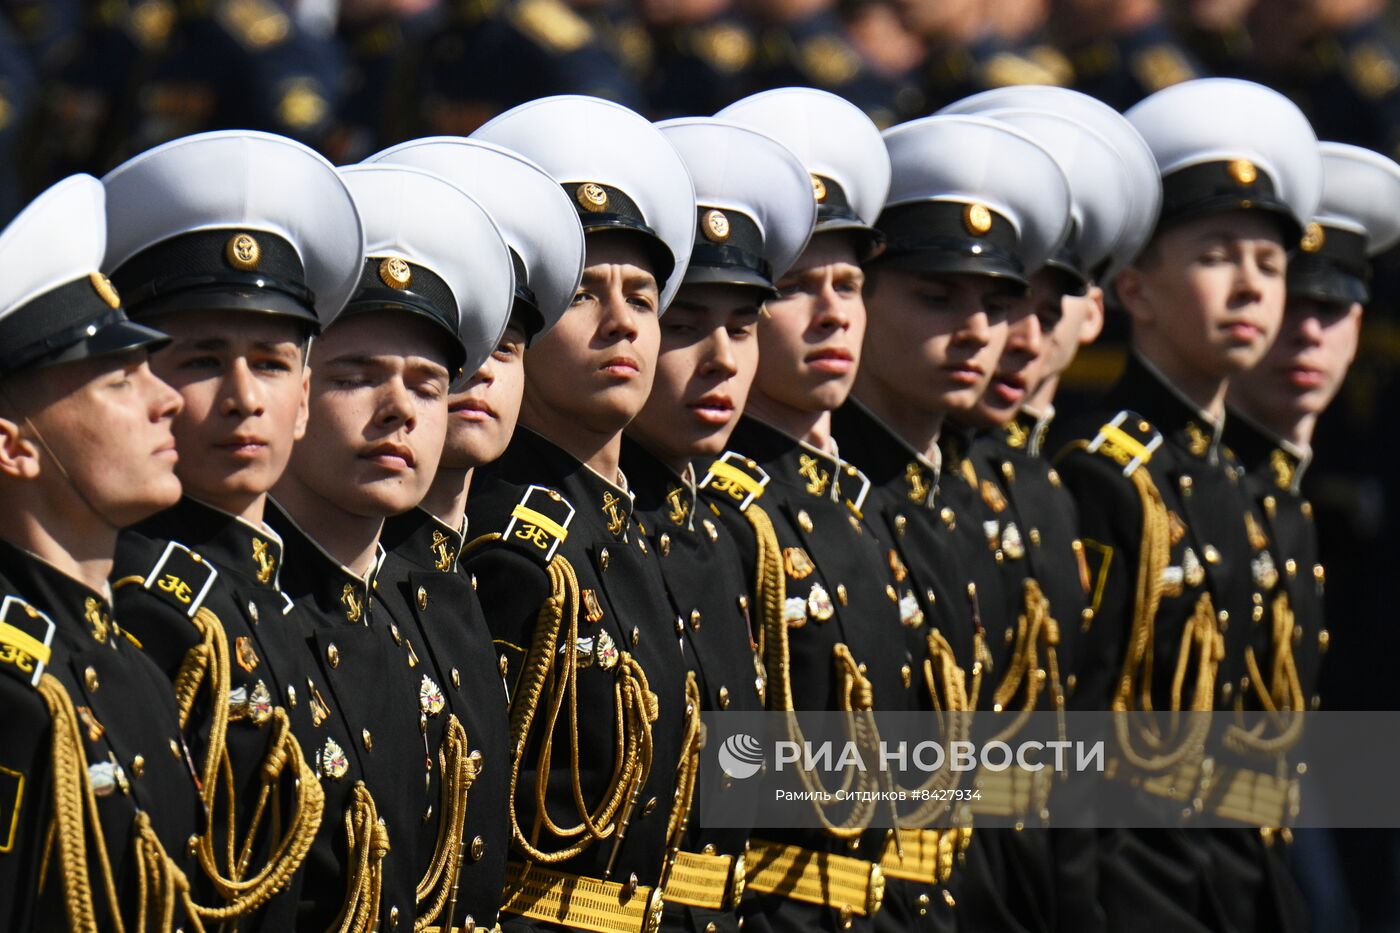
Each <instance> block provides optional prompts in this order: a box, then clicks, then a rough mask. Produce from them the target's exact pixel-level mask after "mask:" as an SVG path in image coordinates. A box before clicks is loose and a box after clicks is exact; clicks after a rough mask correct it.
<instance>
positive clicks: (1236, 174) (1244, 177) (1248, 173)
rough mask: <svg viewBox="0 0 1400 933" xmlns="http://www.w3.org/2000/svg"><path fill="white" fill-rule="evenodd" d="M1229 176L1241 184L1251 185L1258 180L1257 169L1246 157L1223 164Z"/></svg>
mask: <svg viewBox="0 0 1400 933" xmlns="http://www.w3.org/2000/svg"><path fill="white" fill-rule="evenodd" d="M1225 171H1227V172H1229V173H1230V177H1231V178H1233V179H1234V180H1235V181H1237V182H1239V183H1240V184H1242V185H1252V184H1254V183H1255V182H1256V181H1258V180H1259V169H1257V168H1255V167H1254V163H1253V162H1251V161H1249V160H1248V159H1234V160H1232V161H1231V162H1230V164H1229V165H1226V166H1225Z"/></svg>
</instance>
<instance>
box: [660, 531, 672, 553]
mask: <svg viewBox="0 0 1400 933" xmlns="http://www.w3.org/2000/svg"><path fill="white" fill-rule="evenodd" d="M657 544H658V545H659V547H660V549H661V556H662V557H670V556H671V536H670V535H668V534H666V533H665V532H662V533H661V540H660V541H658V542H657Z"/></svg>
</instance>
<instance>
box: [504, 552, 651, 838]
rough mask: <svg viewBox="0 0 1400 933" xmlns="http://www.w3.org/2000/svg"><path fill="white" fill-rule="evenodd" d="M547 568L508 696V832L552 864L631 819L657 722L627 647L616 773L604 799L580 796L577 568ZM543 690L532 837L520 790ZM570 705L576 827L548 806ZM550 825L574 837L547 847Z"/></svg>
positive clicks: (619, 688)
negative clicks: (545, 591)
mask: <svg viewBox="0 0 1400 933" xmlns="http://www.w3.org/2000/svg"><path fill="white" fill-rule="evenodd" d="M478 540H481V539H478ZM548 573H549V581H550V595H549V597H548V598H547V599H546V600H545V602H544V603H543V605H541V606H540V611H539V615H538V617H537V621H536V625H535V631H534V635H533V637H532V639H531V642H530V648H529V651H528V652H527V654H526V658H525V666H524V669H523V671H522V673H521V680H520V683H519V684H518V685H517V687H516V691H515V695H514V696H513V697H512V699H511V711H510V734H511V747H512V748H513V749H514V752H515V753H514V755H512V759H511V773H510V804H509V809H510V823H511V836H512V838H513V839H514V841H515V844H516V845H517V846H519V848H520V849H521V851H522V852H524V854H525V856H526V857H527V858H528V859H529V860H531V861H537V862H543V863H545V864H553V863H558V862H564V861H568V860H569V859H571V858H574V857H576V856H577V855H579V854H580V853H582V852H583V851H584V850H586V849H587V848H588V847H589V846H591V845H592V844H593V843H595V842H598V841H600V840H603V839H607V838H609V837H613V836H615V834H617V833H619V832H620V831H621V829H622V827H624V826H625V825H626V822H627V819H628V816H629V814H630V810H631V807H632V805H633V804H634V803H635V799H636V797H637V795H638V793H639V790H640V788H641V786H642V785H643V784H645V783H646V780H647V777H648V776H649V775H650V773H651V764H652V741H651V724H652V723H653V722H654V721H655V720H656V715H657V710H656V709H655V702H654V699H653V698H652V694H651V690H650V688H649V685H648V683H647V679H646V673H645V672H644V671H643V670H642V667H641V665H640V664H639V663H638V662H637V661H636V659H634V658H633V657H632V656H631V655H630V654H629V653H628V652H626V651H620V652H619V658H618V663H617V672H616V674H615V677H616V680H615V683H614V685H613V698H614V713H615V723H614V734H615V740H614V748H613V771H612V776H611V779H610V781H609V783H608V787H607V789H606V790H605V791H604V793H603V795H602V800H601V801H600V802H599V803H598V804H597V805H596V806H593V807H590V806H589V805H588V803H587V802H586V801H585V800H584V797H583V786H582V780H581V775H580V752H581V748H580V743H579V735H578V713H579V711H578V656H577V651H576V650H575V646H576V645H577V644H578V612H579V601H580V594H579V582H578V577H577V575H576V574H575V572H574V569H573V566H572V565H571V564H570V563H569V562H568V560H566V559H565V558H564V557H563V556H562V555H556V556H555V557H554V559H553V560H552V561H550V563H549V567H548ZM561 633H562V637H561ZM560 646H563V647H564V648H565V649H567V650H565V651H564V652H563V659H562V662H561V661H560V660H559V653H560V652H559V649H560ZM561 663H562V667H561ZM546 690H548V692H549V705H548V709H547V712H546V716H545V718H544V721H543V722H542V723H539V727H540V728H541V730H542V739H541V748H540V753H539V757H538V759H537V763H536V773H535V787H534V800H535V819H534V823H533V825H532V826H531V827H530V833H529V835H528V837H527V836H526V833H525V831H524V829H523V828H522V827H521V825H520V818H519V812H518V807H517V804H516V799H517V797H516V795H517V793H518V789H519V780H520V769H521V766H522V763H523V761H524V757H525V752H526V746H527V744H528V742H529V738H530V735H531V732H532V730H533V729H534V728H535V726H536V719H537V717H538V716H539V712H540V704H541V702H542V700H543V699H544V697H545V693H546ZM566 705H567V706H568V724H569V740H570V748H569V769H570V777H571V791H572V794H573V799H574V806H575V808H576V810H577V815H578V818H579V823H578V824H577V825H574V826H560V825H559V824H557V823H556V822H555V821H554V819H553V816H552V815H551V814H550V813H549V811H548V807H547V795H548V790H549V776H550V772H551V768H552V765H553V756H554V736H555V732H556V728H557V726H558V724H559V717H560V715H561V714H562V713H563V711H564V707H565V706H566ZM546 830H547V831H548V832H549V833H550V834H552V835H554V836H556V837H558V838H559V839H563V840H568V839H576V840H577V841H575V842H572V843H569V844H568V845H565V846H563V847H560V848H556V849H553V850H545V849H544V848H542V847H541V846H540V842H539V839H540V835H541V833H542V832H544V831H546Z"/></svg>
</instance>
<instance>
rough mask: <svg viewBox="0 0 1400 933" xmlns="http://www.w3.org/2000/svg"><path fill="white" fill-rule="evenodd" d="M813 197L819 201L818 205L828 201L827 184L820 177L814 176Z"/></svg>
mask: <svg viewBox="0 0 1400 933" xmlns="http://www.w3.org/2000/svg"><path fill="white" fill-rule="evenodd" d="M812 196H813V197H815V198H816V199H817V203H818V204H820V203H821V202H823V201H825V200H826V182H824V181H822V180H821V177H820V176H818V175H813V176H812Z"/></svg>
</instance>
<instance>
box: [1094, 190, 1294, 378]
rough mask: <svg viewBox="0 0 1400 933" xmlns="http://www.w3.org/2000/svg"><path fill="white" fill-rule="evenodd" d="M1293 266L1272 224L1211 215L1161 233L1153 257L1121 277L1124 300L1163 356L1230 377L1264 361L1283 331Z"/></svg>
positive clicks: (1252, 218)
mask: <svg viewBox="0 0 1400 933" xmlns="http://www.w3.org/2000/svg"><path fill="white" fill-rule="evenodd" d="M1286 267H1287V256H1286V254H1285V252H1284V247H1283V238H1282V236H1281V234H1280V233H1279V231H1278V229H1277V228H1276V227H1275V225H1274V224H1273V223H1272V222H1270V221H1269V220H1267V219H1265V218H1262V217H1259V216H1257V215H1254V214H1249V213H1234V214H1223V215H1217V216H1214V217H1204V218H1201V219H1199V220H1194V221H1187V222H1185V223H1182V224H1180V225H1178V226H1174V227H1172V228H1170V229H1168V230H1167V231H1166V232H1165V233H1163V234H1161V235H1159V236H1158V237H1157V239H1156V241H1155V243H1154V246H1153V247H1152V254H1150V255H1149V256H1148V257H1147V258H1146V259H1145V260H1144V261H1143V262H1142V263H1141V264H1140V265H1138V266H1137V267H1134V268H1132V269H1128V270H1126V271H1125V272H1124V276H1125V277H1124V278H1120V279H1119V284H1120V289H1119V294H1120V295H1122V296H1123V300H1124V305H1125V306H1126V307H1127V308H1128V311H1129V313H1130V314H1132V316H1133V325H1134V327H1135V328H1139V329H1142V330H1143V331H1144V332H1143V333H1142V334H1141V338H1142V339H1144V340H1148V341H1151V342H1152V345H1153V346H1154V347H1155V348H1156V349H1157V350H1158V352H1159V353H1163V354H1166V355H1168V356H1170V357H1171V358H1173V360H1174V361H1175V363H1176V364H1177V365H1181V366H1185V367H1189V368H1190V369H1191V370H1193V371H1196V372H1202V373H1205V374H1207V375H1209V376H1211V377H1212V378H1218V379H1225V378H1228V377H1230V376H1232V375H1235V374H1236V373H1241V372H1244V371H1245V370H1247V369H1249V368H1250V367H1252V366H1254V365H1255V364H1256V363H1258V362H1259V360H1260V359H1261V358H1263V356H1264V352H1265V351H1266V350H1268V348H1269V344H1270V343H1271V342H1272V341H1273V339H1274V336H1275V335H1276V334H1277V333H1278V329H1279V324H1280V322H1281V321H1282V320H1283V302H1284V276H1285V273H1286V271H1287V268H1286ZM1125 285H1126V286H1127V287H1126V288H1124V287H1123V286H1125ZM1134 339H1135V340H1137V339H1139V335H1135V336H1134Z"/></svg>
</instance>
